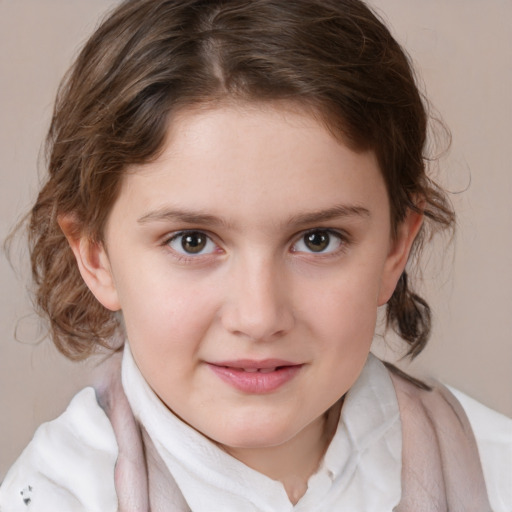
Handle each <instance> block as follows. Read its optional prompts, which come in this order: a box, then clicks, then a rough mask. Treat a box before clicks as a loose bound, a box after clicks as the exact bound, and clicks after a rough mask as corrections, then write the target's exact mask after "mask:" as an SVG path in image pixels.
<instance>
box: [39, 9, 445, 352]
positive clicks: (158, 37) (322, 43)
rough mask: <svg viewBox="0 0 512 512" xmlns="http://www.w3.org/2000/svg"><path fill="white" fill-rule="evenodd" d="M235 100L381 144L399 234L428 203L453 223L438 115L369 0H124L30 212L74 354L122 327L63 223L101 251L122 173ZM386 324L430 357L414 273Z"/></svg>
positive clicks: (45, 287)
mask: <svg viewBox="0 0 512 512" xmlns="http://www.w3.org/2000/svg"><path fill="white" fill-rule="evenodd" d="M231 99H234V100H242V101H275V100H285V101H292V102H295V103H297V104H299V105H301V106H303V107H304V108H309V109H311V111H312V112H314V113H315V115H317V116H318V117H319V118H320V119H322V121H323V122H324V123H325V125H326V126H327V127H328V128H329V129H330V130H331V132H332V133H333V134H335V135H337V136H340V137H341V138H342V139H343V140H344V141H345V142H346V143H348V144H349V145H350V146H351V147H352V148H353V149H361V150H362V149H372V150H373V151H374V152H375V154H376V156H377V158H378V162H379V165H380V168H381V170H382V173H383V176H384V178H385V182H386V186H387V189H388V193H389V197H390V203H391V216H392V224H393V226H394V227H396V226H397V225H398V224H399V223H400V221H401V220H402V219H403V218H404V216H405V215H406V212H407V210H408V209H414V210H417V209H418V207H417V206H416V203H417V199H418V198H421V199H422V204H424V206H423V207H422V212H423V213H424V214H425V216H426V218H427V219H428V220H430V221H432V222H431V223H433V224H437V225H438V226H442V227H450V226H451V225H452V224H453V221H454V215H453V212H452V210H451V207H450V205H449V203H448V202H447V200H446V198H445V196H444V194H443V193H442V191H441V190H440V189H439V188H438V187H437V186H436V185H435V184H434V183H433V182H432V181H431V180H430V179H429V178H428V177H427V175H426V173H425V162H426V157H425V155H424V149H425V145H426V133H427V121H428V116H427V113H426V109H425V106H424V104H423V102H422V99H421V95H420V93H419V92H418V88H417V86H416V84H415V80H414V76H413V73H412V70H411V66H410V64H409V61H408V58H407V56H406V55H405V53H404V51H403V50H402V49H401V47H400V46H399V45H398V43H397V42H396V41H395V40H394V39H393V37H392V36H391V34H390V33H389V31H388V29H387V28H386V27H385V26H384V24H383V23H382V22H381V21H380V20H379V19H378V18H377V17H376V16H375V15H374V14H373V13H372V12H371V11H370V10H369V9H368V7H367V6H366V5H365V4H364V3H362V2H361V1H359V0H293V1H289V0H250V1H249V0H128V1H125V2H123V3H122V4H121V5H120V6H119V7H118V8H117V9H115V10H114V11H113V12H112V13H111V15H110V16H109V17H108V18H106V20H105V21H104V22H103V23H102V24H101V25H100V26H99V28H98V29H97V30H96V32H95V33H94V34H93V35H92V37H91V38H90V39H89V41H88V42H87V43H86V45H85V47H84V48H83V50H82V51H81V53H80V54H79V56H78V58H77V59H76V62H75V63H74V65H73V67H72V68H71V70H70V71H69V73H68V75H67V76H66V78H65V80H64V81H63V83H62V85H61V88H60V90H59V93H58V97H57V101H56V105H55V110H54V114H53V120H52V123H51V128H50V131H49V134H48V139H47V158H48V170H49V177H48V180H47V182H46V184H45V185H44V187H43V188H42V190H41V192H40V194H39V197H38V199H37V202H36V204H35V206H34V208H33V210H32V213H31V217H30V224H29V241H30V247H31V258H32V259H31V261H32V271H33V277H34V282H35V285H36V303H37V306H38V308H39V309H40V311H41V312H42V313H44V314H45V315H47V317H48V318H49V320H50V329H51V334H52V337H53V340H54V342H55V344H56V346H57V347H58V349H59V350H60V351H61V352H63V353H64V354H65V355H67V356H68V357H70V358H73V359H80V358H84V357H86V356H88V355H89V354H91V353H92V352H93V351H94V349H95V347H96V346H97V345H102V346H106V347H110V346H111V345H112V339H114V334H115V333H116V332H119V323H118V319H117V317H116V316H115V314H114V313H112V312H111V311H108V310H107V309H105V308H104V307H103V306H102V305H101V304H100V303H99V302H98V301H97V300H96V299H95V298H94V296H93V295H92V294H91V292H90V291H89V290H88V288H87V287H86V285H85V283H84V282H83V280H82V278H81V276H80V274H79V271H78V268H77V265H76V263H75V260H74V256H73V254H72V251H71V249H70V247H69V245H68V243H67V241H66V239H65V237H64V235H63V233H62V231H61V230H60V228H59V225H58V223H57V219H58V217H59V216H60V215H72V216H73V218H74V219H76V226H77V230H78V231H80V232H81V233H82V234H85V235H87V236H89V237H90V238H91V240H93V241H95V242H101V241H102V233H103V228H104V225H105V221H106V219H107V217H108V214H109V212H110V209H111V207H112V205H113V203H114V201H115V200H116V196H117V194H118V191H119V188H120V183H121V179H122V176H123V173H124V172H125V170H126V168H127V166H129V165H131V164H139V163H144V162H148V161H149V160H151V159H153V158H155V157H156V156H157V155H158V152H159V150H160V149H161V146H162V144H163V141H164V137H165V134H166V129H167V126H168V122H169V120H170V121H171V122H172V116H173V115H174V114H175V113H176V112H177V111H178V110H180V109H183V108H187V107H189V106H192V105H198V104H202V103H205V102H215V101H219V100H221V101H222V100H231ZM422 230H423V231H424V228H422ZM387 319H388V325H390V326H391V327H392V328H394V329H395V330H396V331H397V332H398V334H399V335H400V336H402V338H403V339H404V340H405V341H406V342H407V343H409V345H410V348H409V353H410V354H411V355H412V356H415V355H417V354H418V353H419V352H420V351H421V350H422V348H423V347H424V345H425V343H426V341H427V338H428V335H429V331H430V310H429V307H428V305H427V303H426V302H425V301H424V300H423V299H421V298H420V297H419V296H418V295H416V294H414V293H413V292H412V291H411V289H410V285H409V283H408V280H407V275H406V273H405V272H404V274H403V276H402V278H401V279H400V281H399V284H398V286H397V289H396V291H395V293H394V294H393V297H392V298H391V300H390V301H389V303H388V305H387Z"/></svg>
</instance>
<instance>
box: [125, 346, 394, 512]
mask: <svg viewBox="0 0 512 512" xmlns="http://www.w3.org/2000/svg"><path fill="white" fill-rule="evenodd" d="M122 380H123V387H124V390H125V393H126V396H127V397H128V401H129V402H130V406H131V407H132V410H133V413H134V415H135V417H136V418H137V419H138V421H139V422H140V423H141V424H142V425H143V426H144V428H145V429H146V431H147V432H148V434H149V436H150V437H151V439H152V441H153V443H154V444H155V447H156V449H157V450H158V452H159V454H160V456H161V457H162V459H163V460H164V462H165V464H166V465H167V467H168V469H169V471H170V472H171V474H172V475H173V477H174V479H175V480H176V483H177V484H178V486H179V488H180V490H181V492H182V493H183V496H184V497H185V500H186V501H187V503H188V504H189V506H190V508H191V509H192V510H193V511H194V512H211V510H212V504H214V509H215V510H230V511H231V510H236V511H237V512H292V511H293V512H297V511H306V510H316V511H332V510H342V509H346V510H357V511H358V512H380V511H389V510H391V509H392V508H393V507H394V506H395V505H396V504H397V503H398V502H399V501H400V495H401V452H402V432H401V425H400V415H399V410H398V402H397V398H396V394H395V391H394V388H393V384H392V382H391V379H390V377H389V375H388V371H387V370H386V368H385V367H384V365H383V364H382V363H381V362H380V361H379V360H378V359H377V358H376V357H374V356H373V355H371V354H370V355H369V357H368V360H367V362H366V364H365V366H364V368H363V370H362V372H361V375H360V376H359V378H358V380H357V381H356V383H355V384H354V385H353V386H352V388H351V389H350V391H349V392H348V393H347V395H346V397H345V401H344V404H343V408H342V411H341V416H340V421H339V424H338V428H337V431H336V434H335V435H334V438H333V440H332V441H331V444H330V445H329V448H328V449H327V452H326V454H325V456H324V459H323V461H322V463H321V465H320V468H319V470H318V471H317V472H316V473H315V474H314V475H312V476H311V477H310V479H309V481H308V490H307V492H306V494H305V495H304V496H303V497H302V498H301V500H300V501H299V502H298V503H297V504H296V505H295V506H293V505H292V504H291V502H290V501H289V499H288V497H287V495H286V491H285V489H284V487H283V485H282V484H281V482H278V481H275V480H272V479H270V478H268V477H267V476H265V475H263V474H261V473H258V472H257V471H255V470H253V469H251V468H249V467H248V466H246V465H245V464H243V463H242V462H240V461H238V460H237V459H235V458H234V457H231V456H230V455H228V454H227V453H226V452H224V451H223V450H221V449H220V448H219V447H218V446H217V445H215V444H214V443H213V442H212V441H210V440H209V439H207V438H206V437H205V436H203V435H202V434H200V433H199V432H197V431H196V430H194V429H193V428H191V427H190V426H188V425H187V424H185V423H184V422H183V421H181V420H180V419H179V418H178V417H176V416H175V415H174V414H173V413H172V412H171V411H169V409H167V408H166V407H165V405H164V404H163V403H162V402H161V401H160V399H159V398H158V397H157V396H156V394H155V393H154V392H153V390H152V389H151V388H150V387H149V385H148V384H147V382H146V381H145V380H144V377H143V376H142V374H141V373H140V371H139V369H138V368H137V365H136V363H135V361H134V360H133V357H132V354H131V352H130V350H129V346H128V344H127V343H126V344H125V351H124V357H123V367H122Z"/></svg>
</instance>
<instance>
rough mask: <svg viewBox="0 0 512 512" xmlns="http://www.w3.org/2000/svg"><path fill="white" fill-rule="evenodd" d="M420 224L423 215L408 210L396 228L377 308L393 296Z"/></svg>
mask: <svg viewBox="0 0 512 512" xmlns="http://www.w3.org/2000/svg"><path fill="white" fill-rule="evenodd" d="M422 224H423V215H422V214H421V213H418V212H415V211H413V210H408V213H407V216H406V217H405V219H404V220H403V221H402V222H401V223H400V225H399V226H398V229H397V234H396V236H395V237H394V238H393V240H392V241H391V244H390V251H389V254H388V256H387V259H386V262H385V265H384V271H383V274H382V281H381V287H380V290H379V298H378V305H379V306H382V305H383V304H386V302H388V300H389V299H390V298H391V295H393V292H394V291H395V288H396V284H397V283H398V280H399V279H400V276H401V275H402V272H403V271H404V269H405V265H406V264H407V260H408V259H409V254H410V252H411V248H412V246H413V243H414V240H415V239H416V236H417V235H418V233H419V231H420V229H421V226H422Z"/></svg>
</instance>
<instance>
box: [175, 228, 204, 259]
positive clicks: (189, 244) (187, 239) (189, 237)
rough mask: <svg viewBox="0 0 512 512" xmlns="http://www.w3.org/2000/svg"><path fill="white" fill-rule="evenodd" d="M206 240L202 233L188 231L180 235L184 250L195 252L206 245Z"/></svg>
mask: <svg viewBox="0 0 512 512" xmlns="http://www.w3.org/2000/svg"><path fill="white" fill-rule="evenodd" d="M206 240H207V238H206V236H205V235H204V234H203V233H199V232H194V233H188V234H186V235H184V236H183V237H182V239H181V246H182V247H183V250H184V251H185V252H188V253H190V254H197V253H198V252H201V251H202V250H203V249H204V248H205V247H206Z"/></svg>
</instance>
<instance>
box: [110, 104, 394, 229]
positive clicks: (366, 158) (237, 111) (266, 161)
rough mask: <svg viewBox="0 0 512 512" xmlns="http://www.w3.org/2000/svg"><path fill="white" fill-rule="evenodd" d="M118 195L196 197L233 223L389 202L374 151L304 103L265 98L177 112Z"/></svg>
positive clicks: (128, 198) (171, 200)
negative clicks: (354, 145)
mask: <svg viewBox="0 0 512 512" xmlns="http://www.w3.org/2000/svg"><path fill="white" fill-rule="evenodd" d="M119 202H121V203H128V202H129V203H131V205H132V207H133V209H134V210H137V211H139V212H140V210H148V211H149V210H155V209H159V208H162V209H165V208H166V207H167V206H168V205H169V204H172V205H173V206H176V207H179V208H189V207H190V206H192V205H193V206H194V207H195V208H196V209H200V210H204V211H206V212H208V213H211V214H213V215H218V216H222V217H226V218H229V220H230V221H232V222H233V223H235V222H236V221H237V220H240V219H244V218H250V217H254V216H255V215H256V217H257V218H258V219H261V220H264V219H267V220H272V219H274V220H281V219H283V218H285V217H287V216H292V215H294V213H295V210H299V209H300V210H301V211H303V210H305V209H309V210H311V211H316V210H321V209H324V208H331V207H335V206H338V205H348V206H355V207H365V208H368V209H373V207H374V205H375V206H379V205H380V206H381V207H384V208H389V207H388V204H387V194H386V191H385V185H384V181H383V179H382V176H381V173H380V171H379V168H378V164H377V161H376V158H375V155H374V154H373V152H371V151H366V152H357V151H354V150H352V149H350V148H349V147H348V146H347V145H345V144H343V142H341V141H340V140H339V138H335V137H334V136H333V135H332V134H331V133H330V131H329V130H328V129H326V127H325V126H324V125H323V123H322V122H321V121H319V120H318V119H317V118H316V117H314V116H313V115H312V114H310V113H308V112H306V111H300V110H298V109H297V108H291V107H287V106H282V105H280V106H276V105H267V104H263V105H260V104H257V105H252V104H247V105H230V106H222V107H219V108H207V109H194V110H185V111H183V112H181V113H180V114H179V115H177V116H176V117H175V118H173V120H172V122H171V123H170V127H169V130H168V133H167V138H166V141H165V144H164V147H163V149H162V152H161V154H160V155H159V157H158V158H157V159H156V160H154V161H153V162H151V163H148V164H145V165H141V166H134V167H132V168H131V169H130V171H129V172H128V173H127V175H126V176H125V180H124V183H123V186H122V189H121V194H120V198H119Z"/></svg>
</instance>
